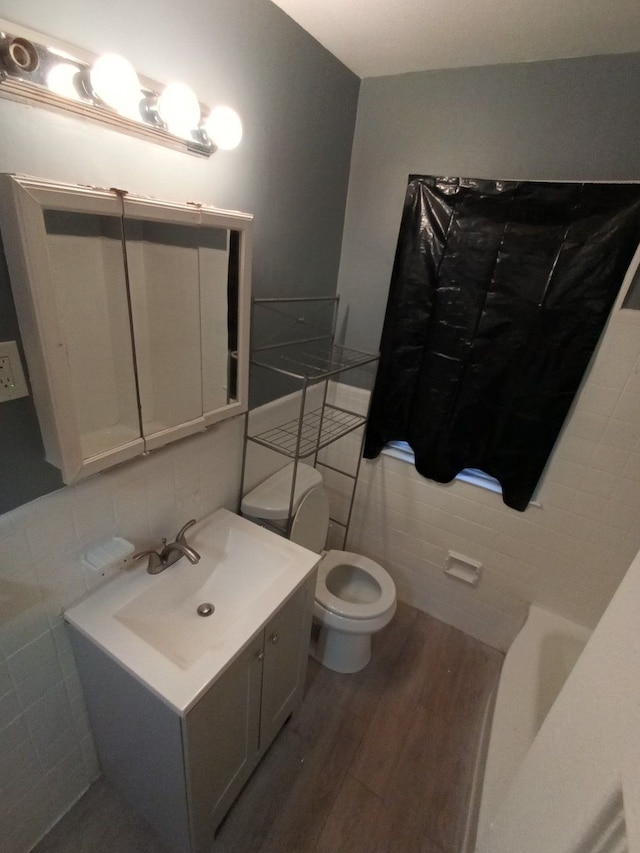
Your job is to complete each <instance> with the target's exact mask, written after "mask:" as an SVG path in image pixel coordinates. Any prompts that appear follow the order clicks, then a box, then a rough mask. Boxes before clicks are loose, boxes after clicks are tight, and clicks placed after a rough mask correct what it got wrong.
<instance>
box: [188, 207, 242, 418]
mask: <svg viewBox="0 0 640 853" xmlns="http://www.w3.org/2000/svg"><path fill="white" fill-rule="evenodd" d="M200 214H201V227H200V240H199V248H200V255H199V259H200V315H201V340H202V405H203V414H204V419H205V423H206V425H207V426H209V425H210V424H213V423H216V422H217V421H219V420H222V419H223V418H225V417H229V416H230V415H233V414H239V413H240V412H243V411H246V408H247V396H248V375H249V374H248V359H247V358H246V357H245V355H244V353H246V352H248V348H249V313H250V298H249V287H248V285H249V281H250V276H251V221H250V220H249V219H247V217H246V216H244V215H243V214H236V215H235V221H230V220H231V215H230V214H229V213H224V214H223V213H221V212H220V211H216V210H212V209H208V208H202V209H201V211H200Z"/></svg>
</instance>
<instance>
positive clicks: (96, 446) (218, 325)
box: [0, 175, 252, 483]
mask: <svg viewBox="0 0 640 853" xmlns="http://www.w3.org/2000/svg"><path fill="white" fill-rule="evenodd" d="M1 181H2V183H1V192H2V203H1V206H0V217H1V225H2V234H3V239H4V244H5V252H6V255H7V264H8V267H9V273H10V277H11V285H12V289H13V294H14V300H15V303H16V310H17V313H18V320H19V323H20V329H21V334H22V339H23V344H24V348H25V354H26V358H27V363H28V366H29V374H30V378H31V384H32V388H33V395H34V402H35V405H36V409H37V412H38V418H39V421H40V427H41V430H42V436H43V441H44V445H45V455H46V459H47V461H49V462H50V463H52V464H53V465H55V466H56V467H58V468H60V470H61V472H62V477H63V480H64V482H65V483H72V482H74V481H75V480H78V479H81V478H82V477H85V476H87V475H89V474H92V473H94V472H96V471H100V470H102V469H104V468H107V467H110V466H112V465H115V464H117V463H119V462H123V461H125V460H127V459H131V458H133V457H135V456H138V455H140V454H142V453H145V452H147V451H150V450H153V449H155V448H158V447H161V446H162V445H164V444H167V443H168V442H171V441H175V440H177V439H179V438H183V437H184V436H187V435H191V434H192V433H195V432H198V431H201V430H204V429H206V428H207V427H208V426H210V425H211V424H214V423H216V422H217V421H220V420H222V419H224V418H228V417H232V416H234V415H237V414H240V413H242V412H244V411H246V409H247V392H248V360H249V357H248V339H249V313H250V274H251V270H250V265H251V226H252V217H251V216H250V215H248V214H244V213H237V212H231V211H223V210H216V209H214V208H209V207H205V206H201V205H195V204H175V203H172V202H163V201H157V200H155V199H148V198H142V197H138V196H133V195H130V194H129V193H126V192H123V191H120V190H102V189H96V188H90V187H80V186H72V185H65V184H58V183H53V182H50V181H44V180H40V179H34V178H27V177H22V176H15V175H3V176H1Z"/></svg>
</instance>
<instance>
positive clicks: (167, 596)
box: [114, 525, 289, 669]
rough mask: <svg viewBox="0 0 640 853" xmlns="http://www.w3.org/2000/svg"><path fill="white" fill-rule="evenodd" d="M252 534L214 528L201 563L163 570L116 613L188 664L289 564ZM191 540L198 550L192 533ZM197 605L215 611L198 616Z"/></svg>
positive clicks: (173, 658) (170, 655)
mask: <svg viewBox="0 0 640 853" xmlns="http://www.w3.org/2000/svg"><path fill="white" fill-rule="evenodd" d="M253 526H254V527H255V525H253ZM253 534H254V531H250V534H249V533H247V531H245V530H236V529H233V528H231V529H230V530H227V529H226V528H224V527H218V528H216V529H215V530H214V531H213V534H212V536H211V537H210V539H209V541H208V543H207V547H206V548H205V549H204V553H201V559H200V562H199V563H196V564H195V565H192V564H191V563H190V562H189V561H188V560H187V559H186V558H184V557H183V558H182V559H181V560H180V561H179V562H178V563H176V564H174V565H173V566H170V567H169V568H168V569H166V570H165V571H164V572H162V575H164V576H165V577H164V578H163V580H164V582H163V583H154V584H151V585H150V586H149V588H148V589H145V591H144V592H141V593H140V594H139V595H137V596H136V597H135V598H133V599H132V600H131V601H130V602H128V604H126V605H125V606H124V607H122V608H121V609H120V610H119V611H118V612H117V613H115V614H114V616H115V618H116V619H117V620H118V621H119V622H121V623H122V624H123V625H125V626H126V627H127V628H129V629H130V630H131V631H133V632H134V633H135V634H137V635H138V636H139V637H141V638H142V639H143V640H144V641H145V642H147V643H149V644H150V645H152V646H153V647H154V648H155V649H157V650H158V651H159V652H160V653H161V654H163V655H165V657H167V658H169V660H171V661H173V662H174V663H176V664H177V665H178V666H179V667H181V668H182V669H188V668H189V667H190V666H191V665H192V664H193V663H194V662H195V661H197V660H198V658H200V657H201V656H202V655H203V654H205V652H207V651H208V650H209V649H210V648H211V647H212V646H213V645H214V643H216V642H219V641H220V637H221V635H222V634H223V633H224V632H225V631H227V630H228V629H229V628H230V626H232V625H233V624H234V622H235V621H236V620H237V619H238V617H239V616H241V615H242V612H243V611H244V610H245V609H246V608H247V607H248V606H249V604H250V602H251V601H253V600H254V599H255V598H259V597H260V596H261V595H262V594H263V593H264V591H265V590H266V589H267V588H268V587H269V586H270V585H271V584H272V583H273V582H274V581H275V580H276V579H277V578H278V576H279V575H280V574H282V573H283V572H286V570H287V568H288V564H289V560H287V559H284V558H283V554H282V550H281V549H280V548H274V547H273V546H272V545H269V546H267V545H265V543H264V542H262V541H256V537H255V535H253ZM189 541H190V543H192V544H193V545H194V547H196V549H197V550H199V546H198V545H197V544H196V538H195V537H194V536H191V537H190V539H189ZM156 580H158V581H159V580H161V578H160V577H157V576H156ZM201 604H210V605H213V608H214V610H213V613H212V614H211V615H210V616H200V615H199V614H198V607H199V606H200V605H201Z"/></svg>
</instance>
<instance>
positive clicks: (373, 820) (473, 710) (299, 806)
mask: <svg viewBox="0 0 640 853" xmlns="http://www.w3.org/2000/svg"><path fill="white" fill-rule="evenodd" d="M501 665H502V655H501V654H500V653H499V652H496V651H495V650H494V649H491V648H489V647H487V646H485V645H483V644H482V643H479V642H478V641H477V640H473V639H471V638H470V637H468V636H466V635H465V634H463V633H461V632H460V631H457V630H455V629H454V628H451V627H449V626H447V625H444V624H443V623H441V622H438V621H437V620H435V619H433V618H431V617H430V616H427V615H426V614H424V613H421V612H420V611H417V610H415V609H413V608H411V607H409V606H407V605H404V604H400V605H399V606H398V612H397V614H396V617H395V618H394V620H393V621H392V622H391V624H390V625H389V626H388V627H387V628H385V629H384V630H383V631H381V632H380V633H379V634H377V635H376V636H375V637H374V644H373V656H372V660H371V663H370V664H369V665H368V666H367V667H366V669H364V670H362V671H361V672H359V673H355V674H354V675H340V674H338V673H334V672H330V671H329V670H327V669H324V668H323V667H321V666H319V665H318V664H317V663H315V662H314V661H310V662H309V673H308V679H307V686H306V693H305V698H304V702H303V705H302V708H301V709H300V711H299V712H298V713H297V714H295V715H294V717H293V718H292V719H291V720H290V722H289V723H288V724H287V726H285V728H284V729H283V731H282V732H281V733H280V735H279V736H278V738H276V741H275V743H274V744H273V746H272V747H271V749H270V750H269V752H268V753H267V754H266V755H265V757H264V758H263V760H262V762H261V763H260V765H259V767H258V768H257V770H256V771H255V773H254V775H253V776H252V778H251V779H250V780H249V782H248V784H247V786H246V787H245V789H244V790H243V792H242V793H241V794H240V796H239V798H238V799H237V801H236V803H235V804H234V806H233V807H232V809H231V811H230V812H229V814H228V815H227V817H226V819H225V821H224V822H223V824H222V825H221V827H220V830H219V833H218V837H217V839H216V842H215V845H214V848H213V852H212V853H458V851H459V850H460V846H461V844H462V841H463V836H464V832H465V825H466V817H467V811H468V807H469V799H470V794H471V785H472V777H473V769H474V764H475V759H476V754H477V749H478V743H479V738H480V732H481V726H482V718H483V714H484V709H485V705H486V701H487V698H488V696H489V694H490V693H491V691H492V690H493V688H494V687H495V685H496V683H497V680H498V676H499V672H500V667H501ZM36 851H37V853H62V851H64V853H165V848H164V847H163V845H162V844H161V843H160V842H159V841H158V840H157V838H156V836H155V834H154V832H153V830H151V829H150V828H149V827H148V825H147V824H146V823H145V822H144V821H143V820H142V819H141V818H139V817H137V816H136V815H135V814H133V813H132V812H131V810H130V809H129V808H128V807H127V806H126V805H125V804H124V803H123V802H122V801H121V800H120V798H119V796H118V795H117V794H116V792H115V791H114V790H113V789H112V788H111V787H110V786H109V785H108V783H106V782H105V781H103V780H100V781H99V782H97V783H96V784H95V785H93V786H92V787H91V789H90V790H89V791H88V793H87V794H86V795H85V796H84V797H83V798H82V799H81V800H80V802H79V803H78V804H77V805H76V806H75V807H74V808H73V809H72V810H71V811H70V812H69V813H68V814H67V815H66V816H65V817H64V818H63V820H62V821H61V822H60V823H59V824H58V825H57V826H56V827H55V828H54V829H53V830H52V831H51V832H50V833H49V835H48V836H47V837H46V838H45V839H44V840H43V841H41V842H40V844H39V845H38V846H37V848H36Z"/></svg>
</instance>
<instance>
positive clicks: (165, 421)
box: [124, 199, 205, 450]
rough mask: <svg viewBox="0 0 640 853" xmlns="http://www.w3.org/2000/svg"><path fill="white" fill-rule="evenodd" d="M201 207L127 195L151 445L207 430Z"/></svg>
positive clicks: (141, 384) (145, 426)
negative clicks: (202, 331) (201, 264)
mask: <svg viewBox="0 0 640 853" xmlns="http://www.w3.org/2000/svg"><path fill="white" fill-rule="evenodd" d="M199 232H200V211H199V210H198V209H197V208H195V207H194V208H193V209H190V208H185V207H183V206H182V207H181V206H178V205H170V204H168V203H164V202H155V201H153V202H151V201H146V200H141V199H131V200H130V199H125V202H124V235H125V247H126V257H127V275H128V279H129V289H130V293H131V314H132V320H133V337H134V342H135V352H136V365H137V370H138V390H139V393H140V410H141V413H142V432H143V435H144V439H145V446H146V449H147V450H153V449H154V448H156V447H161V446H162V445H164V444H167V443H168V442H170V441H175V440H176V439H178V438H183V437H184V436H187V435H190V434H192V433H194V432H198V431H200V430H202V429H204V426H205V424H204V418H203V414H202V412H203V407H202V367H201V343H200V266H199V254H200V252H199Z"/></svg>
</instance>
